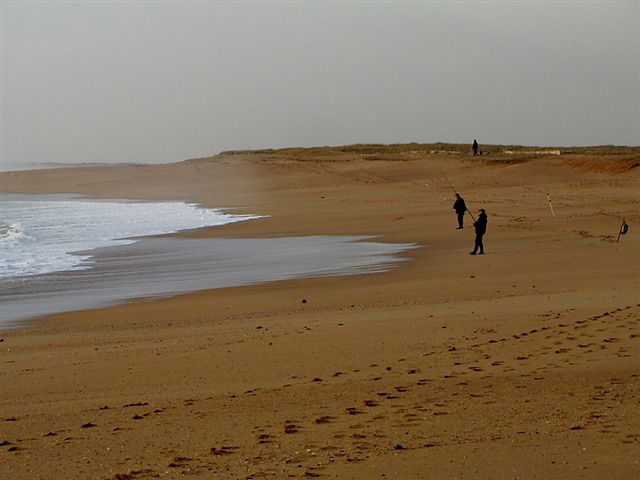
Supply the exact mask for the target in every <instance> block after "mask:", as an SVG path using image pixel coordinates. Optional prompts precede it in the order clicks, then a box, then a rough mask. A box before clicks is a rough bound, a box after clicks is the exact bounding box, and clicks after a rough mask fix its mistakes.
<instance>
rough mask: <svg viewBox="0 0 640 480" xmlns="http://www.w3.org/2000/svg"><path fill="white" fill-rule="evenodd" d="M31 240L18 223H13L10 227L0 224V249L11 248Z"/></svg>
mask: <svg viewBox="0 0 640 480" xmlns="http://www.w3.org/2000/svg"><path fill="white" fill-rule="evenodd" d="M29 240H33V239H32V237H30V236H29V235H27V234H26V233H25V232H24V230H23V228H22V225H20V224H19V223H13V224H10V225H5V224H0V247H1V248H13V247H15V246H16V245H17V244H20V243H23V242H26V241H29Z"/></svg>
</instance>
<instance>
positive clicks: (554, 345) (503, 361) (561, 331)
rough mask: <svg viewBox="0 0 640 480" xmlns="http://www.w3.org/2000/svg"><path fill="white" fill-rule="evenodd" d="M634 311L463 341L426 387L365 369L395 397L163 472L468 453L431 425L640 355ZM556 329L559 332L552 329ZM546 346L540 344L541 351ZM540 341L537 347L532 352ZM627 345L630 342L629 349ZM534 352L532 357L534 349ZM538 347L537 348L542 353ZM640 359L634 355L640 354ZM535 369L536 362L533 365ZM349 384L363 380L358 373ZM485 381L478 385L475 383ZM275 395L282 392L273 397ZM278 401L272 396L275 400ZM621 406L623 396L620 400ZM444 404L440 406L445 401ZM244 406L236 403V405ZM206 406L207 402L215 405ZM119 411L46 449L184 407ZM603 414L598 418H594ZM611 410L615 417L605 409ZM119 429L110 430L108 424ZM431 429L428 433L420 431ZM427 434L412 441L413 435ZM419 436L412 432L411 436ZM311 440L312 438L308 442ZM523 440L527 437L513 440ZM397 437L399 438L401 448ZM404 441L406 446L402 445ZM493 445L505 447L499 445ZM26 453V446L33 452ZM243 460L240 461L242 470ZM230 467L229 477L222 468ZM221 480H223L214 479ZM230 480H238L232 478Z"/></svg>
mask: <svg viewBox="0 0 640 480" xmlns="http://www.w3.org/2000/svg"><path fill="white" fill-rule="evenodd" d="M638 307H640V304H638V305H635V306H626V307H624V308H618V309H616V310H613V311H608V312H604V313H602V314H600V315H595V316H592V317H590V318H588V319H580V320H577V321H573V322H567V323H563V322H562V321H560V322H558V321H559V320H561V314H555V315H553V316H552V315H546V317H547V318H544V319H543V321H544V322H545V325H544V326H541V327H539V328H536V329H531V330H528V331H524V332H520V333H517V334H513V335H511V336H508V337H507V336H505V337H501V338H488V339H486V340H485V341H483V342H481V343H471V342H472V341H473V338H471V339H467V343H469V345H464V344H462V342H459V343H461V344H460V345H443V346H441V347H440V348H434V349H433V350H432V351H429V352H425V353H423V354H422V357H426V359H429V357H431V356H434V355H435V357H434V358H437V359H438V361H440V362H446V361H449V362H450V363H451V369H450V371H449V372H448V373H445V374H443V375H441V376H437V377H431V378H430V377H429V376H427V375H423V374H421V368H420V366H423V367H425V368H429V366H430V359H429V360H425V359H420V358H414V359H411V360H410V361H409V360H408V359H404V358H403V359H398V360H397V365H396V366H392V365H388V366H381V365H378V364H371V365H370V366H369V369H370V370H371V372H372V374H373V375H374V376H372V377H368V378H365V379H361V380H362V381H367V382H374V383H375V382H378V381H380V380H382V379H383V378H384V377H385V376H387V379H389V377H391V378H397V379H398V380H402V379H405V380H406V381H404V382H401V383H399V384H397V385H395V386H393V387H392V388H385V389H377V390H373V391H371V392H370V394H369V395H367V397H366V398H362V399H361V400H359V401H357V402H354V403H351V404H345V405H344V406H343V407H342V408H341V409H340V410H337V411H329V412H328V411H322V412H318V413H315V414H313V415H307V416H306V417H304V418H296V419H284V420H282V421H281V422H274V423H271V424H268V425H262V426H256V427H254V429H253V431H252V432H251V438H250V439H249V440H248V441H241V440H242V439H240V438H237V439H236V442H237V443H241V444H242V445H245V447H244V448H241V447H238V446H235V445H233V444H231V443H229V444H227V443H225V442H223V443H221V444H220V445H212V446H210V447H209V449H208V451H207V453H206V456H205V457H203V456H202V455H201V456H199V457H198V458H194V457H189V456H186V455H179V454H177V453H176V452H174V451H167V452H166V453H167V454H169V456H168V458H167V463H166V465H161V466H159V467H158V468H159V469H161V470H162V471H166V469H170V470H175V471H176V472H178V471H179V472H182V473H197V472H198V471H203V470H207V471H211V472H215V473H216V474H217V475H222V476H221V477H220V478H226V477H224V474H225V471H228V470H229V466H230V465H231V464H234V465H237V463H238V462H239V461H241V462H244V463H245V464H246V467H247V476H246V478H247V479H257V478H269V477H270V478H280V477H282V476H283V475H287V476H291V477H299V476H305V477H319V476H322V475H323V472H324V470H325V469H326V468H327V466H329V465H331V464H332V463H335V462H347V463H356V462H362V461H366V460H367V459H368V458H369V457H370V456H371V455H372V454H374V453H384V452H388V451H390V450H398V451H402V450H407V449H413V448H431V447H437V446H438V445H443V444H446V443H451V442H458V443H462V442H465V441H471V440H472V438H471V437H469V438H466V439H465V438H464V436H459V435H456V438H455V439H451V438H448V437H447V434H446V430H443V429H440V428H434V426H433V425H434V422H437V421H438V419H439V418H446V416H447V415H449V413H450V412H449V409H448V406H449V405H451V406H455V405H456V402H460V401H461V400H460V399H461V398H462V399H463V401H464V402H471V403H470V405H471V404H472V402H481V404H482V405H484V406H485V408H487V407H489V406H490V405H491V404H492V403H495V400H494V399H493V398H492V397H493V396H494V392H493V390H492V385H491V383H490V380H491V379H492V377H493V376H494V374H495V373H496V372H498V373H511V372H514V371H516V370H517V371H520V372H522V373H521V374H520V375H519V377H518V378H521V379H522V381H523V384H516V385H515V388H530V385H531V382H535V381H537V380H541V379H543V378H544V375H545V374H548V373H549V372H551V371H552V370H555V369H559V368H563V367H565V366H567V365H571V364H572V363H574V361H575V360H576V358H578V357H579V356H583V355H588V356H590V357H592V358H589V359H588V360H589V361H597V360H598V359H602V358H603V355H615V356H618V357H630V356H632V355H633V353H632V352H631V351H629V348H628V346H627V347H625V346H618V344H620V343H624V342H623V341H624V340H628V339H632V342H633V343H632V345H633V344H635V345H636V348H635V349H636V350H637V343H636V342H637V340H636V339H637V338H638V337H639V328H638V326H639V322H640V315H639V314H638ZM556 322H558V323H556ZM492 333H495V332H494V331H492V330H490V331H482V330H480V331H477V334H478V335H482V336H485V337H486V336H491V335H492ZM540 338H542V339H543V340H544V342H539V340H540ZM534 340H538V341H537V342H534ZM513 342H517V345H518V351H519V354H518V355H517V356H515V358H504V355H502V356H501V354H503V352H502V351H501V350H500V345H501V344H508V343H511V344H513ZM628 343H629V342H626V344H628ZM536 345H537V346H538V347H537V348H535V346H536ZM540 345H541V346H540ZM636 353H637V352H636ZM535 357H544V358H545V362H544V363H543V365H542V366H540V367H538V368H535V369H529V368H528V364H529V361H530V360H532V359H534V358H535ZM536 363H537V364H538V365H539V364H540V362H536ZM352 373H353V374H367V372H360V370H355V371H354V372H352ZM349 375H350V373H349V372H341V371H337V372H335V373H334V374H333V375H332V377H331V378H330V379H328V380H325V379H322V378H319V377H315V378H313V379H311V382H313V383H316V384H319V385H324V384H327V383H328V382H332V381H338V382H340V381H343V380H342V377H348V376H349ZM466 377H468V378H469V380H471V378H472V377H475V379H476V380H474V383H473V385H474V387H475V388H474V390H473V391H465V388H467V387H469V386H470V385H471V383H470V381H467V380H466ZM478 377H479V379H480V380H481V381H484V384H483V383H482V382H478V381H477V379H478ZM441 382H455V386H456V387H459V388H460V390H458V391H456V392H454V393H453V394H451V395H450V396H449V397H445V396H443V395H440V394H439V392H441V391H442V390H444V387H443V386H442V383H441ZM621 383H622V382H621V380H620V379H616V378H613V379H611V380H610V381H609V383H608V384H606V385H599V386H596V387H595V389H594V392H593V394H592V395H591V396H590V400H589V402H590V405H594V406H595V407H598V408H600V410H602V407H600V406H599V405H598V404H603V405H604V404H606V403H607V402H608V403H611V401H613V400H616V398H617V396H616V395H617V394H616V387H617V386H618V385H620V384H621ZM290 387H292V384H286V385H283V387H282V388H290ZM467 390H468V389H467ZM276 392H277V390H276ZM260 393H261V391H260V389H255V390H249V391H246V392H244V395H245V396H248V397H252V396H256V395H259V394H260ZM271 393H274V392H271ZM618 396H619V395H618ZM443 397H444V399H443ZM236 398H238V396H237V395H231V396H230V399H236ZM210 399H211V398H208V399H203V400H210ZM198 401H199V400H197V399H186V400H184V401H183V405H182V408H191V407H194V405H195V404H196V403H197V402H198ZM121 408H122V409H123V411H128V410H131V415H130V416H129V422H128V423H126V424H120V425H115V426H107V425H104V426H102V425H100V422H99V421H97V420H95V423H94V420H91V419H88V420H87V421H86V422H85V423H83V424H81V425H79V426H78V430H77V431H73V432H72V431H69V430H59V431H55V430H52V431H48V432H47V433H45V434H43V438H42V439H41V441H42V440H47V441H49V439H52V440H53V441H56V442H57V445H63V444H66V443H69V442H74V441H81V440H82V437H81V436H79V434H80V432H82V431H84V432H88V431H89V430H97V429H100V428H110V429H111V432H112V433H114V434H115V433H117V432H119V431H125V430H130V429H135V427H136V425H135V424H136V422H140V421H146V420H147V419H149V418H155V419H156V421H158V420H159V418H160V417H161V416H162V414H163V413H165V411H167V410H171V409H172V408H179V407H178V406H173V407H164V408H153V407H151V406H150V405H149V404H148V403H147V402H135V403H129V404H125V405H123V406H122V407H121ZM598 408H595V410H597V409H598ZM606 408H611V406H610V405H607V407H606ZM110 409H112V407H109V406H106V405H105V406H101V407H100V408H99V410H110ZM190 413H191V414H192V415H194V416H195V417H196V418H203V419H206V418H207V416H208V414H207V411H206V410H204V411H197V410H194V411H193V412H190ZM2 420H3V421H5V422H9V421H20V419H16V418H4V419H2ZM112 422H113V420H112ZM606 422H607V415H606V414H603V413H599V412H598V411H594V412H593V413H591V414H590V416H589V418H587V419H586V420H585V425H589V426H594V425H598V426H599V427H598V428H600V431H601V432H602V433H611V434H619V435H623V438H622V439H621V442H622V443H635V442H640V433H639V432H631V433H625V432H619V431H618V430H616V425H615V424H609V423H606ZM426 424H428V425H430V428H429V429H428V432H427V431H424V430H425V428H424V426H425V425H426ZM585 425H576V426H573V427H572V428H571V429H572V430H581V429H584V428H586V427H585ZM389 426H391V427H393V431H396V432H403V435H398V434H396V435H395V436H394V438H389V428H388V427H389ZM420 427H422V430H423V431H418V432H415V431H414V430H416V429H417V430H420ZM412 431H414V432H412ZM309 433H313V435H305V434H309ZM517 433H524V432H517ZM301 434H302V435H303V437H304V438H305V439H307V438H309V437H310V436H311V437H314V438H316V437H317V438H319V439H322V440H321V441H318V442H316V443H309V442H304V441H303V442H301V441H300V440H299V439H298V437H299V436H300V435H301ZM398 437H400V438H398ZM402 437H405V438H402ZM496 438H500V436H497V437H496ZM37 441H38V439H24V440H9V439H0V448H2V450H4V453H6V454H20V453H21V452H22V451H23V450H24V449H26V448H34V444H36V443H37ZM21 443H25V444H29V447H25V446H23V445H22V444H21ZM239 457H242V460H239ZM273 465H281V466H282V469H283V470H278V469H277V468H274V467H273ZM225 466H226V467H225ZM153 476H156V474H155V472H154V470H153V469H141V470H132V471H128V472H124V473H118V474H116V475H115V476H113V477H112V478H113V479H115V480H127V479H134V478H136V479H137V478H147V477H153ZM216 478H218V477H216ZM228 478H232V477H228Z"/></svg>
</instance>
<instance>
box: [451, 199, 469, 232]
mask: <svg viewBox="0 0 640 480" xmlns="http://www.w3.org/2000/svg"><path fill="white" fill-rule="evenodd" d="M453 209H454V210H455V211H456V215H458V228H457V229H456V230H460V229H461V228H464V212H466V211H467V205H466V204H465V203H464V198H462V197H461V196H460V195H459V194H457V193H456V201H455V202H454V203H453Z"/></svg>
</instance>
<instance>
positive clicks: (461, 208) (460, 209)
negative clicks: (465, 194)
mask: <svg viewBox="0 0 640 480" xmlns="http://www.w3.org/2000/svg"><path fill="white" fill-rule="evenodd" d="M453 209H454V210H455V211H456V213H464V212H466V211H467V205H466V204H465V203H464V198H462V197H458V199H457V200H456V201H455V203H454V204H453Z"/></svg>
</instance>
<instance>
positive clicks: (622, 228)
mask: <svg viewBox="0 0 640 480" xmlns="http://www.w3.org/2000/svg"><path fill="white" fill-rule="evenodd" d="M628 230H629V226H628V225H627V222H626V221H625V219H624V218H623V219H622V225H620V230H618V238H617V239H616V243H617V242H619V241H620V235H626V234H627V231H628Z"/></svg>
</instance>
